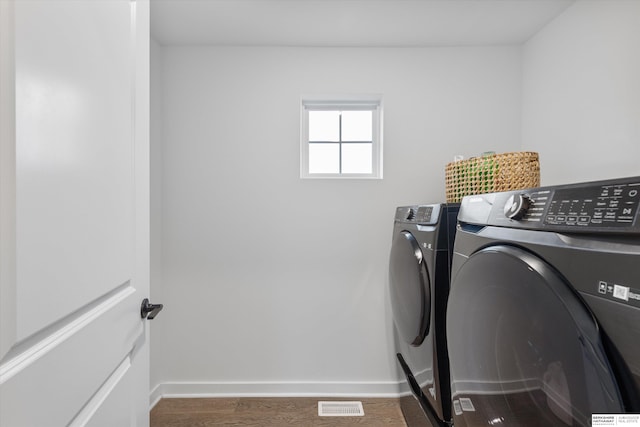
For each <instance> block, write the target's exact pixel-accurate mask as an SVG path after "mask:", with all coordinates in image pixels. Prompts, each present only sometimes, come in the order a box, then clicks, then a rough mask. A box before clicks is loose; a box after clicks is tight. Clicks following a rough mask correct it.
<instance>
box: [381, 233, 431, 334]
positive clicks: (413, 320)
mask: <svg viewBox="0 0 640 427" xmlns="http://www.w3.org/2000/svg"><path fill="white" fill-rule="evenodd" d="M389 287H390V295H391V307H392V310H393V320H394V322H395V324H396V328H397V329H398V333H399V334H400V336H401V338H402V339H403V340H404V341H405V342H407V343H409V344H411V345H413V346H419V345H420V344H422V342H423V341H424V338H425V337H426V336H427V334H428V333H429V319H430V317H431V287H430V283H429V275H428V274H427V267H426V264H425V260H424V256H423V254H422V251H421V250H420V245H419V244H418V242H417V240H416V239H415V237H413V235H412V234H411V233H409V232H408V231H401V232H400V233H398V234H396V236H395V237H394V239H393V244H392V246H391V259H390V261H389Z"/></svg>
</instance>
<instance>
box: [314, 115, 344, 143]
mask: <svg viewBox="0 0 640 427" xmlns="http://www.w3.org/2000/svg"><path fill="white" fill-rule="evenodd" d="M339 140H340V112H339V111H309V141H339Z"/></svg>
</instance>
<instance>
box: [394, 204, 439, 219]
mask: <svg viewBox="0 0 640 427" xmlns="http://www.w3.org/2000/svg"><path fill="white" fill-rule="evenodd" d="M439 213H440V205H415V206H401V207H399V208H396V218H395V219H396V222H408V223H415V224H437V223H438V216H439Z"/></svg>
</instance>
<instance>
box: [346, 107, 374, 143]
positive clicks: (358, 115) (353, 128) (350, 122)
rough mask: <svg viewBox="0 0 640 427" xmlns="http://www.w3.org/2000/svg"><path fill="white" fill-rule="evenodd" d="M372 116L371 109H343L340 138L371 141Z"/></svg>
mask: <svg viewBox="0 0 640 427" xmlns="http://www.w3.org/2000/svg"><path fill="white" fill-rule="evenodd" d="M372 117H373V114H372V112H371V111H343V112H342V140H343V141H372V140H373V135H372V129H373V122H372Z"/></svg>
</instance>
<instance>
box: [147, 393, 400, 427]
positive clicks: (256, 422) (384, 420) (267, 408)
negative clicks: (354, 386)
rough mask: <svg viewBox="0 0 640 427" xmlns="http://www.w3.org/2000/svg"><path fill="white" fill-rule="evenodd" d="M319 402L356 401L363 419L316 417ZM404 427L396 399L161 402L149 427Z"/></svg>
mask: <svg viewBox="0 0 640 427" xmlns="http://www.w3.org/2000/svg"><path fill="white" fill-rule="evenodd" d="M319 400H328V401H335V400H349V401H353V400H358V401H361V402H362V405H363V407H364V414H365V415H364V417H319V416H318V401H319ZM359 425H362V426H368V427H406V424H405V422H404V418H403V416H402V411H401V410H400V405H399V402H398V400H397V399H333V398H244V397H243V398H215V399H162V400H160V402H158V404H157V405H156V406H155V407H154V408H153V409H152V411H151V427H208V426H256V427H258V426H259V427H282V426H300V427H316V426H319V427H329V426H339V427H345V426H359Z"/></svg>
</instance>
